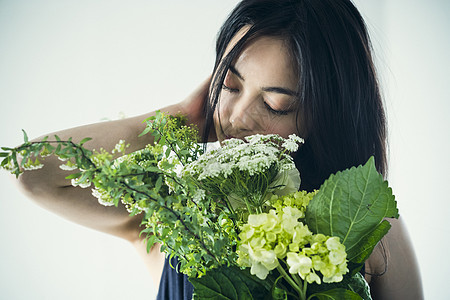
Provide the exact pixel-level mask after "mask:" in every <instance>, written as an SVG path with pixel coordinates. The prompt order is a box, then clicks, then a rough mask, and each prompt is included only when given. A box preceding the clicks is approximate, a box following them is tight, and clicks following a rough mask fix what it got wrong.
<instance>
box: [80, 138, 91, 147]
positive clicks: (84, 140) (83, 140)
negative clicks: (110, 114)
mask: <svg viewBox="0 0 450 300" xmlns="http://www.w3.org/2000/svg"><path fill="white" fill-rule="evenodd" d="M90 140H92V138H90V137H87V138H84V139H82V140H81V142H80V146H81V145H83V144H84V143H86V142H87V141H90Z"/></svg>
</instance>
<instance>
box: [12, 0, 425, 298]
mask: <svg viewBox="0 0 450 300" xmlns="http://www.w3.org/2000/svg"><path fill="white" fill-rule="evenodd" d="M161 110H162V111H165V112H168V113H171V114H176V113H180V112H181V113H182V114H184V115H186V116H187V117H188V120H189V122H190V123H193V124H196V125H197V126H198V127H199V128H200V129H201V131H202V132H203V140H204V141H205V142H206V141H214V140H220V141H221V140H224V139H226V138H230V137H237V138H243V137H244V136H247V135H251V134H255V133H263V134H268V133H278V134H280V135H283V136H287V135H289V134H292V133H296V134H298V135H300V136H301V137H303V138H305V140H306V143H305V145H304V146H302V148H301V149H300V150H299V152H298V153H297V154H296V156H295V160H296V163H297V167H298V168H299V170H300V174H301V176H302V186H301V188H302V189H306V190H312V189H314V188H318V187H319V186H320V184H321V183H322V182H323V180H324V179H325V178H327V177H328V176H329V175H330V174H331V173H334V172H336V171H339V170H342V169H345V168H348V167H351V166H354V165H359V164H361V163H364V162H365V161H366V160H367V159H368V158H369V157H370V156H374V157H375V161H376V165H377V168H378V170H379V171H380V172H381V173H383V174H385V172H386V145H385V144H386V128H385V116H384V110H383V105H382V100H381V97H380V94H379V89H378V83H377V80H376V74H375V70H374V67H373V62H372V57H371V52H370V41H369V38H368V36H367V32H366V29H365V25H364V22H363V20H362V18H361V16H360V14H359V13H358V11H357V10H356V8H355V7H354V6H353V4H352V3H351V2H350V1H349V0H297V1H295V0H271V1H268V0H259V1H257V0H248V1H242V2H241V3H240V4H239V5H238V6H237V7H236V8H235V10H234V11H233V12H232V13H231V14H230V16H229V18H228V19H227V21H226V22H225V24H224V25H223V27H222V29H221V31H220V33H219V37H218V41H217V56H216V64H215V66H214V70H213V75H212V77H211V79H207V80H205V82H204V83H203V84H202V85H201V86H200V87H199V88H198V89H197V90H196V91H195V92H194V93H193V94H192V95H191V96H189V97H188V98H187V99H186V100H185V101H183V102H181V103H179V104H176V105H172V106H169V107H165V108H163V109H161ZM151 114H152V113H149V114H146V115H143V116H139V117H134V118H129V119H125V120H119V121H114V122H108V123H100V124H94V125H88V126H83V127H78V128H73V129H70V130H65V131H61V132H58V133H57V134H58V135H59V136H60V137H61V138H63V139H64V138H69V137H73V139H74V140H81V139H82V138H84V137H86V136H90V137H92V138H93V140H91V141H90V142H88V143H86V144H85V146H86V147H90V148H96V149H98V148H100V147H103V148H106V149H112V148H113V147H114V145H115V144H116V143H117V142H118V141H119V140H120V139H124V140H126V141H127V142H128V143H130V144H131V147H130V151H133V150H138V149H140V148H142V147H143V146H144V145H145V144H148V143H151V142H152V140H151V138H150V137H148V136H144V137H141V138H138V135H139V133H140V132H141V131H142V130H143V127H142V126H143V125H142V123H141V122H142V120H143V119H144V118H146V117H148V116H149V115H151ZM45 165H46V167H45V168H43V169H41V170H38V171H34V172H25V173H24V174H22V175H21V176H20V182H21V184H22V186H23V188H24V189H25V190H26V191H27V192H28V193H29V194H30V196H31V197H33V198H34V199H36V200H38V201H39V202H40V203H41V204H42V205H44V206H45V207H47V208H48V209H49V210H52V211H55V212H57V213H59V214H60V215H62V216H64V217H66V218H68V219H71V220H73V221H75V222H78V223H80V224H83V225H85V226H89V227H92V228H95V229H97V230H101V231H104V232H107V233H110V234H113V235H116V236H119V237H122V238H124V239H126V240H128V241H130V242H131V243H133V244H134V245H135V247H136V248H137V249H138V250H139V251H140V252H142V253H143V254H144V255H143V257H144V260H145V261H146V263H147V264H148V266H149V269H150V270H151V271H152V273H153V274H154V278H155V281H157V282H158V281H159V277H160V275H161V269H162V262H163V259H164V258H163V256H162V255H161V254H160V253H159V251H158V249H157V248H158V247H154V249H152V251H151V252H150V253H149V254H148V255H147V254H145V245H144V243H143V242H142V240H141V238H140V237H139V232H140V228H139V224H140V221H141V220H140V218H139V217H134V218H129V217H128V213H127V212H126V210H125V209H124V208H123V207H119V208H106V207H103V206H100V205H99V204H98V203H97V201H96V200H95V198H93V196H92V195H91V193H90V190H83V189H79V188H75V187H72V186H71V185H70V182H68V181H67V180H66V179H64V177H65V176H66V173H64V172H63V171H61V170H60V169H59V165H60V162H59V161H58V160H56V159H54V158H52V159H46V164H45ZM391 222H392V224H393V228H392V229H391V231H390V233H389V234H388V236H387V237H386V238H385V240H384V242H383V244H382V246H380V247H379V248H378V249H376V250H375V251H374V253H373V254H372V256H371V257H370V259H369V260H368V261H367V263H366V266H365V274H366V279H367V280H368V282H369V283H370V285H371V288H372V295H373V298H374V299H420V298H421V297H422V292H421V287H420V280H419V275H418V271H417V267H416V264H415V260H414V254H413V250H412V248H411V245H410V243H409V241H408V238H407V236H406V233H405V231H404V229H403V225H402V223H401V222H400V221H395V220H393V221H391ZM158 264H159V267H155V266H156V265H158ZM191 295H192V287H191V286H190V284H189V283H188V282H187V281H186V278H185V277H183V276H181V275H179V274H177V273H176V271H174V270H173V269H171V268H170V267H169V264H168V263H167V261H166V263H165V265H164V271H163V276H162V278H161V285H160V293H159V295H158V297H159V299H190V297H191Z"/></svg>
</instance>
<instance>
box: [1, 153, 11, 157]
mask: <svg viewBox="0 0 450 300" xmlns="http://www.w3.org/2000/svg"><path fill="white" fill-rule="evenodd" d="M8 155H9V153H8V152H0V157H7V156H8Z"/></svg>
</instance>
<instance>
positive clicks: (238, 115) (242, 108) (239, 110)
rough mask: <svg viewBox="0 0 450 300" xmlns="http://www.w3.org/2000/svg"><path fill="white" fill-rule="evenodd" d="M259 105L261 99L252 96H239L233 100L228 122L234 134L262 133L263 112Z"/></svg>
mask: <svg viewBox="0 0 450 300" xmlns="http://www.w3.org/2000/svg"><path fill="white" fill-rule="evenodd" d="M261 103H262V99H260V98H259V97H258V96H252V95H241V96H240V97H238V99H235V101H234V103H233V105H232V107H231V108H230V110H231V113H230V115H229V120H228V121H229V122H230V124H231V126H232V127H233V129H234V130H235V131H236V132H239V133H246V134H252V133H257V132H260V131H262V129H263V128H264V114H265V112H264V111H263V110H262V109H261Z"/></svg>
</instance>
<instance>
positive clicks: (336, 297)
mask: <svg viewBox="0 0 450 300" xmlns="http://www.w3.org/2000/svg"><path fill="white" fill-rule="evenodd" d="M309 299H318V300H342V299H346V300H361V297H360V296H359V295H358V294H356V293H355V292H352V291H349V290H346V289H333V290H328V291H324V292H320V293H317V294H314V295H312V296H311V297H310V298H308V300H309Z"/></svg>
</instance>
